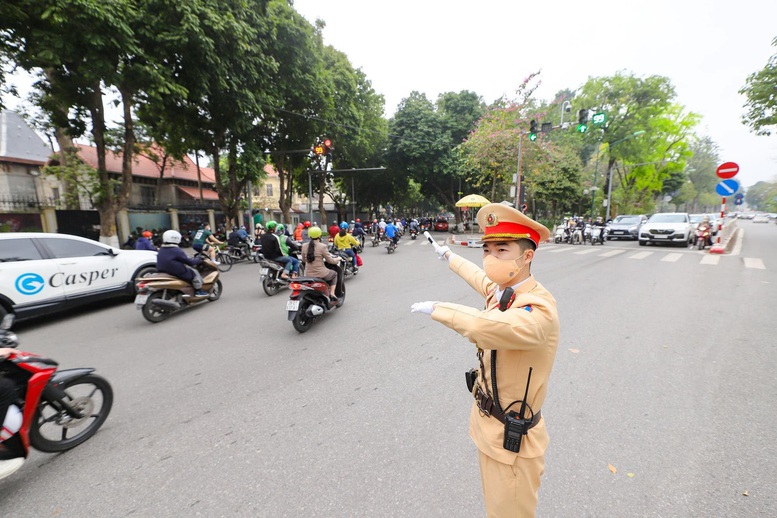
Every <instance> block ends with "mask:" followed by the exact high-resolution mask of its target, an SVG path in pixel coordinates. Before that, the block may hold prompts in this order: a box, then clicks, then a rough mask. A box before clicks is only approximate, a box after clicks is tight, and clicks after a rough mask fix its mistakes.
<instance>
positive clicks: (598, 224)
mask: <svg viewBox="0 0 777 518" xmlns="http://www.w3.org/2000/svg"><path fill="white" fill-rule="evenodd" d="M593 226H594V227H597V228H599V232H600V234H599V236H598V238H599V239H601V240H602V241H604V229H605V227H606V225H605V223H604V218H603V217H601V216H596V220H594V223H593ZM591 237H593V234H592V235H591Z"/></svg>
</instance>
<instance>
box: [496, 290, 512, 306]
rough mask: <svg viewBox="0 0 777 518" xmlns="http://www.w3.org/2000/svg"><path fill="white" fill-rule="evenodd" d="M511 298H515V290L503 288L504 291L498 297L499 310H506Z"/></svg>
mask: <svg viewBox="0 0 777 518" xmlns="http://www.w3.org/2000/svg"><path fill="white" fill-rule="evenodd" d="M513 300H515V291H513V289H512V288H505V291H504V293H502V296H501V297H499V311H507V308H509V307H510V304H512V303H513Z"/></svg>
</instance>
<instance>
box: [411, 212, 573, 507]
mask: <svg viewBox="0 0 777 518" xmlns="http://www.w3.org/2000/svg"><path fill="white" fill-rule="evenodd" d="M477 220H478V224H479V225H480V228H482V229H484V234H485V235H484V237H483V240H482V243H483V267H484V269H485V271H484V270H483V269H481V268H480V267H478V266H477V265H475V264H474V263H472V262H470V261H467V260H466V259H464V258H462V257H460V256H458V255H456V254H454V253H452V252H451V251H450V249H449V248H448V247H447V246H442V247H441V246H438V245H437V244H435V249H436V251H437V253H438V255H439V256H440V259H447V260H448V262H449V267H450V269H451V270H453V271H454V272H455V273H456V274H458V275H459V276H460V277H461V278H462V279H464V280H465V281H467V283H469V285H470V286H472V288H473V289H474V290H475V291H477V292H478V293H480V294H481V295H482V296H483V297H484V298H485V299H486V303H485V309H484V310H479V309H475V308H471V307H468V306H464V305H461V304H453V303H447V302H436V301H427V302H419V303H416V304H413V307H412V311H413V312H420V313H427V314H430V315H431V317H432V319H434V320H436V321H438V322H440V323H442V324H444V325H446V326H448V327H449V328H451V329H453V330H454V331H456V332H458V333H459V334H461V335H462V336H464V337H466V338H468V339H469V341H470V342H472V343H473V344H475V346H476V347H477V351H478V359H479V369H476V370H473V371H476V372H477V378H475V379H474V380H473V383H472V385H473V386H472V388H471V390H472V395H473V396H474V397H475V402H474V403H473V405H472V411H471V413H470V427H469V434H470V437H472V440H473V441H474V442H475V445H476V446H477V448H478V450H479V461H480V475H481V481H482V484H483V496H484V499H485V503H486V512H487V513H488V516H489V517H500V518H501V517H508V516H509V517H521V518H523V517H533V516H534V515H535V508H536V506H537V494H538V491H539V487H540V476H541V475H542V473H543V471H544V467H545V448H546V447H547V445H548V440H549V439H548V433H547V431H546V429H545V419H544V418H543V417H542V413H541V409H542V404H543V402H544V401H545V395H546V394H547V388H548V378H549V377H550V372H551V369H552V367H553V361H554V359H555V357H556V349H557V347H558V338H559V319H558V312H557V309H556V300H555V299H554V298H553V296H552V295H551V294H550V293H549V292H548V290H546V289H545V288H544V287H543V286H542V285H541V284H540V283H539V282H537V281H536V280H535V279H534V277H533V276H532V275H531V272H530V268H531V263H532V261H533V259H534V255H535V250H536V248H537V246H539V244H540V243H543V242H545V241H546V240H547V239H548V237H549V236H550V232H549V231H548V229H547V228H545V227H544V226H543V225H541V224H539V223H537V222H536V221H534V220H532V219H531V218H529V217H528V216H526V215H524V214H522V213H521V212H520V211H518V210H515V209H513V208H511V207H508V206H507V205H503V204H499V203H491V204H489V205H485V206H484V207H482V208H481V209H480V211H479V212H478V215H477ZM510 290H512V294H513V297H514V298H511V297H509V296H510V294H511V292H510ZM505 292H507V296H508V297H503V295H504V294H505ZM508 298H509V300H508ZM500 301H501V304H500ZM500 306H501V307H500ZM486 353H488V354H486ZM492 359H493V360H494V361H495V362H496V363H495V365H496V369H495V372H496V380H493V379H492ZM530 368H531V369H532V375H531V378H530V379H531V382H530V383H529V385H528V391H527V378H528V374H529V369H530ZM473 371H470V373H468V374H469V375H471V374H472V373H473ZM494 381H496V383H495V382H494ZM468 383H470V379H469V377H468ZM524 393H526V394H527V397H526V398H525V399H526V401H525V403H526V405H527V406H526V408H527V411H526V413H525V415H524V416H522V417H525V418H526V419H527V420H526V421H525V426H524V427H523V435H522V439H521V441H520V446H519V448H518V451H517V452H515V451H510V450H508V449H506V446H507V443H506V442H505V430H506V425H505V414H506V413H508V412H509V413H510V415H514V414H512V411H516V412H517V411H518V408H519V407H520V406H521V403H522V401H523V399H524ZM494 394H496V398H494ZM514 449H515V448H513V450H514Z"/></svg>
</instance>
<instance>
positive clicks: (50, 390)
mask: <svg viewBox="0 0 777 518" xmlns="http://www.w3.org/2000/svg"><path fill="white" fill-rule="evenodd" d="M93 372H94V369H92V368H89V367H81V368H77V369H65V370H61V371H57V372H55V373H54V375H53V376H52V377H51V379H50V380H49V382H48V383H47V384H46V387H45V388H44V389H43V398H44V399H46V400H48V401H59V400H61V399H63V398H64V397H65V396H66V394H65V391H64V389H63V388H62V387H63V386H64V385H65V384H66V383H67V382H69V381H72V380H75V379H78V378H83V377H84V376H86V375H88V374H91V373H93Z"/></svg>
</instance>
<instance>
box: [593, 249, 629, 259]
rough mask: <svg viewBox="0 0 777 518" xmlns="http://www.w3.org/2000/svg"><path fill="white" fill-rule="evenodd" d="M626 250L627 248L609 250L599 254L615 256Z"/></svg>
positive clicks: (600, 255)
mask: <svg viewBox="0 0 777 518" xmlns="http://www.w3.org/2000/svg"><path fill="white" fill-rule="evenodd" d="M624 252H626V250H610V251H609V252H605V253H603V254H599V257H615V256H616V255H618V254H622V253H624Z"/></svg>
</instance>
